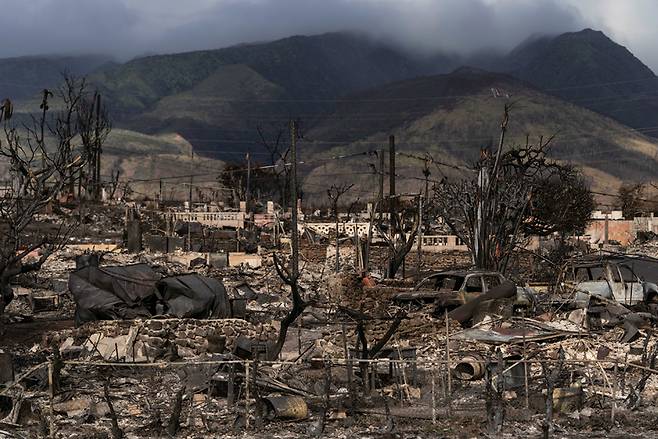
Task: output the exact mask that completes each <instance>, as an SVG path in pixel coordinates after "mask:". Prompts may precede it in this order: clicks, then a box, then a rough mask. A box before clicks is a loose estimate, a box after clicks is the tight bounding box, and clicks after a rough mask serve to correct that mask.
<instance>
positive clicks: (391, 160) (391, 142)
mask: <svg viewBox="0 0 658 439" xmlns="http://www.w3.org/2000/svg"><path fill="white" fill-rule="evenodd" d="M388 164H389V171H388V172H389V174H388V184H389V189H388V197H389V200H388V201H389V203H388V205H389V212H390V215H391V218H390V219H389V220H390V223H391V238H393V235H394V234H395V230H396V228H397V225H396V224H395V222H396V221H395V216H396V213H397V212H396V209H395V208H396V204H397V203H396V200H395V136H390V137H389V138H388ZM382 172H383V170H382Z"/></svg>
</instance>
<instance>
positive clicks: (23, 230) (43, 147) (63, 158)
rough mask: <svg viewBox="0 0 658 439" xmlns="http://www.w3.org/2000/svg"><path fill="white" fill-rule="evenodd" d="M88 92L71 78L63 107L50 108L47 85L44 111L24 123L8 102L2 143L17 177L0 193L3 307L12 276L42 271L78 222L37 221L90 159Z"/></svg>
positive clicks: (2, 154) (1, 152)
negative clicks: (84, 135) (85, 133)
mask: <svg viewBox="0 0 658 439" xmlns="http://www.w3.org/2000/svg"><path fill="white" fill-rule="evenodd" d="M84 95H85V88H84V87H79V86H78V84H77V83H75V82H74V81H70V80H68V79H67V81H65V84H64V86H63V88H62V90H60V93H59V94H58V96H60V97H61V98H62V103H61V105H60V110H59V111H53V110H51V108H50V105H51V99H54V97H55V95H54V94H53V93H52V92H51V91H49V90H44V91H43V93H42V101H41V105H40V111H39V112H38V114H35V115H32V116H31V118H30V120H29V122H26V123H22V124H20V125H19V124H17V123H14V119H12V118H11V116H12V105H11V102H10V101H9V100H5V101H3V104H2V108H1V109H0V119H1V121H2V123H4V135H5V139H3V140H2V142H0V158H2V159H3V161H4V162H5V163H6V164H7V165H8V167H9V175H10V180H11V181H10V184H9V185H8V186H7V187H6V188H5V190H4V193H3V194H2V196H1V197H0V289H1V291H2V294H1V298H0V312H2V311H4V308H5V307H6V305H7V304H8V303H9V302H10V301H11V300H12V298H13V293H12V288H11V282H12V280H13V279H14V278H15V277H16V276H19V275H21V274H24V273H28V272H31V271H36V270H39V269H40V268H41V266H42V265H43V264H44V263H45V261H46V260H47V259H48V257H49V256H50V255H51V254H52V253H53V252H55V251H56V250H58V249H59V248H61V246H63V245H64V243H65V242H66V238H67V237H68V236H69V234H70V232H71V231H72V229H73V227H75V223H72V222H71V221H73V219H72V218H69V219H68V220H62V222H61V223H59V224H55V225H52V224H50V225H48V227H38V226H37V225H35V222H36V220H37V216H38V215H39V214H40V213H41V212H43V211H44V209H45V208H46V207H47V206H48V205H51V204H54V203H56V202H57V198H58V196H59V195H60V193H61V192H62V191H63V190H64V189H66V187H67V186H70V183H71V182H72V181H73V180H74V179H75V178H77V176H79V175H80V172H81V170H82V169H83V168H84V167H85V166H86V164H87V162H88V159H89V155H88V150H87V149H86V148H85V147H84V145H83V142H81V141H80V136H79V134H80V131H79V116H80V111H81V109H80V102H82V100H83V99H84ZM26 236H28V238H25V237H26ZM35 254H36V256H35V257H32V255H35Z"/></svg>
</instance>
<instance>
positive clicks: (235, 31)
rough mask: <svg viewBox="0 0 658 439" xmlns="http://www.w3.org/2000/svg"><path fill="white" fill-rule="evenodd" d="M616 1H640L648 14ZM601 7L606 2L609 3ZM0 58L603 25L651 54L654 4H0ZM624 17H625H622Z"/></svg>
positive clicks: (496, 36)
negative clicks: (352, 34)
mask: <svg viewBox="0 0 658 439" xmlns="http://www.w3.org/2000/svg"><path fill="white" fill-rule="evenodd" d="M619 3H626V4H629V3H633V4H636V3H637V4H639V5H640V6H641V7H643V8H645V9H646V11H645V12H641V11H634V10H633V9H632V8H630V9H629V8H625V9H624V10H623V11H622V12H620V10H619V9H620V7H619V6H618V4H619ZM602 5H603V6H602ZM0 6H2V14H0V38H1V39H2V41H4V42H5V44H1V45H0V56H2V57H6V56H19V55H29V54H44V53H46V54H47V53H98V52H101V53H108V54H112V55H115V56H117V57H119V58H124V59H125V58H128V57H132V56H136V55H140V54H143V53H164V52H178V51H184V50H196V49H208V48H218V47H224V46H227V45H232V44H237V43H241V42H253V41H263V40H270V39H275V38H282V37H286V36H289V35H293V34H316V33H322V32H331V31H341V30H352V31H361V32H363V33H366V34H368V35H371V36H373V37H376V38H382V39H386V40H389V41H392V42H395V43H397V44H399V45H402V46H404V47H407V48H411V49H415V50H418V51H423V52H431V51H437V50H443V51H455V52H460V53H468V52H474V51H481V50H490V49H495V50H508V49H510V48H512V47H513V46H514V45H516V44H517V43H519V42H520V41H522V40H523V39H525V38H526V37H528V36H530V35H532V34H546V33H548V34H557V33H560V32H565V31H571V30H579V29H581V28H583V27H585V26H591V27H595V28H601V29H603V30H604V31H607V32H610V33H612V34H611V35H610V36H611V37H613V38H615V37H616V36H619V38H620V39H621V42H622V43H625V44H627V45H628V46H629V47H630V49H631V50H633V47H634V46H637V47H639V48H641V50H642V52H643V53H645V54H647V55H648V56H649V55H650V57H651V59H650V60H648V62H649V63H652V62H656V63H658V57H653V55H651V54H652V53H653V52H655V50H650V49H653V47H654V43H653V41H655V37H656V36H657V35H656V33H658V32H653V31H652V32H649V33H647V32H639V31H638V30H637V29H636V28H635V27H637V23H638V21H639V22H640V23H642V20H647V19H650V17H653V16H655V15H654V14H652V13H651V12H652V11H653V10H654V9H655V10H657V12H658V7H657V6H654V2H653V1H652V0H648V1H645V0H638V2H618V1H617V0H187V1H180V0H29V1H26V0H0ZM620 14H622V16H623V17H624V18H626V19H625V20H622V21H620V20H616V17H619V16H620ZM654 58H655V59H654Z"/></svg>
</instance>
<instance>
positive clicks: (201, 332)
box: [46, 319, 276, 363]
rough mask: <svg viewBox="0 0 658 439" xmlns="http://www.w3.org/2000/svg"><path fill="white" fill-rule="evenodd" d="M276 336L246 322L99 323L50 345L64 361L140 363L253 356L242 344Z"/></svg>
mask: <svg viewBox="0 0 658 439" xmlns="http://www.w3.org/2000/svg"><path fill="white" fill-rule="evenodd" d="M275 336H276V331H275V328H274V327H273V326H272V325H271V324H267V323H266V324H252V323H249V322H247V321H246V320H242V319H221V320H204V321H200V320H196V319H151V320H143V321H140V320H135V321H99V322H92V323H89V324H87V325H85V326H83V327H82V328H79V329H72V330H66V331H60V332H58V333H57V334H55V335H54V336H52V337H51V338H50V340H48V341H46V345H48V344H49V343H54V344H55V345H58V346H59V351H60V355H61V356H62V358H68V359H74V358H75V359H84V360H93V359H99V357H100V359H104V360H111V361H128V362H137V363H139V362H150V361H156V360H161V359H164V358H167V357H168V358H170V359H172V358H184V359H191V358H196V357H199V356H201V355H204V354H225V353H234V352H236V350H237V349H238V348H240V347H241V348H242V349H246V350H247V351H249V349H250V347H249V345H245V346H240V342H241V340H244V341H247V340H248V341H249V342H250V343H251V342H260V343H265V344H267V343H271V342H272V341H273V339H274V337H275Z"/></svg>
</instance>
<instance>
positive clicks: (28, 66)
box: [0, 55, 113, 100]
mask: <svg viewBox="0 0 658 439" xmlns="http://www.w3.org/2000/svg"><path fill="white" fill-rule="evenodd" d="M112 64H113V62H112V60H111V59H110V58H108V57H106V56H101V55H85V56H24V57H17V58H2V59H0V97H2V98H4V97H8V98H10V99H12V100H17V99H26V98H31V97H33V96H34V95H35V94H36V93H38V92H39V91H40V90H43V89H44V88H53V87H56V86H57V85H59V84H60V83H61V82H62V75H63V74H64V73H65V72H66V73H70V74H72V75H75V76H78V77H80V76H85V75H88V74H90V73H92V72H94V71H96V70H97V69H99V68H101V67H107V66H110V65H112Z"/></svg>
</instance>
